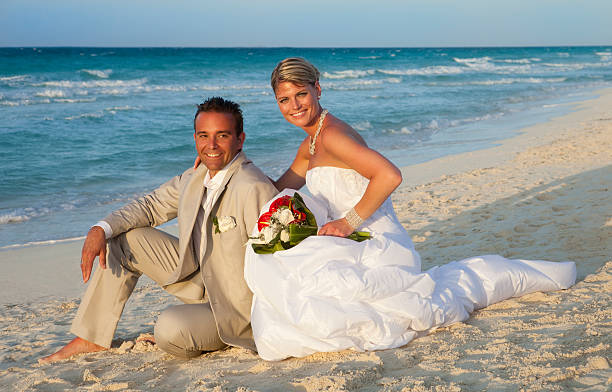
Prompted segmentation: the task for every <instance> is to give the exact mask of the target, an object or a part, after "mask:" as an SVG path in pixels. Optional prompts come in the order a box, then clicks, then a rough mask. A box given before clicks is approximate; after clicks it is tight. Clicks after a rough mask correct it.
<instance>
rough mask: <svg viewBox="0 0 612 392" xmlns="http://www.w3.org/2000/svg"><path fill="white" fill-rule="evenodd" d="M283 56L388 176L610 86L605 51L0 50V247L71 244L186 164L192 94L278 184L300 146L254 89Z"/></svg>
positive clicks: (260, 88) (270, 98) (481, 143)
mask: <svg viewBox="0 0 612 392" xmlns="http://www.w3.org/2000/svg"><path fill="white" fill-rule="evenodd" d="M289 56H301V57H305V58H306V59H308V60H310V61H311V62H312V63H313V64H315V65H316V66H317V67H318V68H319V70H320V71H321V86H322V89H323V94H322V99H321V102H322V104H323V106H324V107H326V108H327V109H329V110H330V112H331V113H333V114H334V115H336V116H337V117H339V118H341V119H342V120H344V121H346V122H347V123H348V124H350V125H351V126H353V127H354V128H355V129H356V130H358V131H359V132H360V133H361V134H362V135H363V137H364V138H365V139H366V141H367V142H368V144H369V145H370V146H371V147H373V148H375V149H377V150H378V151H379V152H381V153H382V154H383V155H385V156H387V157H388V158H390V159H391V160H392V161H393V162H395V163H396V164H397V165H399V166H405V165H410V164H415V163H420V162H424V161H428V160H431V159H434V158H437V157H441V156H445V155H449V154H456V153H459V152H465V151H470V150H476V149H482V148H487V147H490V146H492V145H495V144H496V143H497V142H498V141H499V140H501V139H504V138H508V137H511V136H512V135H514V134H516V131H517V130H518V129H520V128H521V127H524V126H527V125H531V124H535V123H537V122H540V121H544V120H545V119H547V118H549V117H551V116H556V115H559V114H562V113H565V112H567V111H569V110H572V106H571V105H570V104H571V103H572V102H576V101H580V100H584V99H587V98H590V97H592V96H593V94H594V91H596V90H597V89H600V88H605V87H610V86H611V85H612V47H541V48H536V47H529V48H421V49H418V48H350V49H349V48H324V49H315V48H313V49H304V48H223V49H215V48H0V179H1V180H0V250H2V249H9V248H14V247H19V246H27V245H30V244H35V243H52V242H56V241H62V240H69V239H73V238H78V237H82V236H84V235H85V234H86V232H87V230H88V228H89V227H90V226H91V225H92V224H94V223H95V222H96V221H98V220H99V219H101V218H102V217H104V216H105V215H106V214H107V213H109V212H111V211H112V210H114V209H115V208H117V207H119V206H121V205H123V204H124V203H126V202H128V201H130V200H131V199H133V198H135V197H138V196H140V195H142V194H144V193H146V192H147V191H150V190H152V189H154V188H155V187H157V186H158V185H160V184H161V183H163V182H165V181H166V180H167V179H168V178H170V177H172V176H174V175H176V174H178V173H180V172H182V171H183V170H184V169H186V168H187V167H189V166H190V165H191V164H192V163H193V160H194V157H195V149H194V145H193V136H192V135H193V128H192V124H193V115H194V112H195V106H196V105H197V104H198V103H200V102H202V101H203V100H204V99H206V98H207V97H211V96H223V97H225V98H228V99H231V100H234V101H236V102H238V103H239V104H240V105H241V106H242V108H243V112H244V116H245V133H246V136H247V138H246V142H245V151H246V153H247V155H248V156H249V157H250V158H251V159H252V160H253V161H254V162H255V163H256V164H257V165H258V166H260V167H261V168H262V169H263V170H264V172H266V174H268V175H269V176H271V177H274V178H276V177H278V176H279V175H280V174H281V173H282V172H283V171H284V170H285V169H286V168H287V167H288V165H289V164H290V163H291V161H292V159H293V157H294V154H295V149H296V148H297V145H298V143H299V141H300V140H302V139H303V137H304V133H303V132H302V131H301V130H300V129H298V128H295V127H293V126H292V125H290V124H288V123H287V122H286V121H285V120H284V119H283V118H282V116H281V115H280V113H279V111H278V108H277V106H276V103H275V100H274V95H273V93H272V91H271V88H270V85H269V78H270V72H271V71H272V69H273V68H274V66H275V65H276V63H277V62H278V61H280V60H282V59H283V58H285V57H289ZM0 256H1V253H0Z"/></svg>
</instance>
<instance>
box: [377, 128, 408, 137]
mask: <svg viewBox="0 0 612 392" xmlns="http://www.w3.org/2000/svg"><path fill="white" fill-rule="evenodd" d="M383 133H390V134H402V135H411V134H412V133H413V132H412V131H411V130H410V129H409V128H408V127H401V128H400V129H399V130H397V129H386V130H384V131H383Z"/></svg>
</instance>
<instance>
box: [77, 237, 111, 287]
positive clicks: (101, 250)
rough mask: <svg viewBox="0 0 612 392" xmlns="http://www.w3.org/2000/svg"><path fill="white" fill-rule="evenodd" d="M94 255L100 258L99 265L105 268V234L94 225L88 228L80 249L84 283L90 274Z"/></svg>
mask: <svg viewBox="0 0 612 392" xmlns="http://www.w3.org/2000/svg"><path fill="white" fill-rule="evenodd" d="M96 256H99V258H100V267H102V268H104V269H106V236H105V234H104V229H102V228H101V227H100V226H94V227H92V228H91V229H89V233H87V238H85V243H84V244H83V250H82V251H81V272H82V273H83V282H84V283H87V281H88V280H89V277H90V276H91V270H92V268H93V262H94V260H95V259H96Z"/></svg>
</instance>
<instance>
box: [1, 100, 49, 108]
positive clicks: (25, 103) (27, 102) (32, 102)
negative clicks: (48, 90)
mask: <svg viewBox="0 0 612 392" xmlns="http://www.w3.org/2000/svg"><path fill="white" fill-rule="evenodd" d="M47 103H51V100H50V99H49V98H45V99H36V100H35V99H22V100H20V101H8V100H7V101H0V105H3V106H28V105H40V104H47Z"/></svg>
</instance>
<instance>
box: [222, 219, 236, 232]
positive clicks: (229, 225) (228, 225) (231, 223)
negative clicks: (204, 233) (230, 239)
mask: <svg viewBox="0 0 612 392" xmlns="http://www.w3.org/2000/svg"><path fill="white" fill-rule="evenodd" d="M217 221H218V223H219V231H220V232H221V233H225V232H226V231H228V230H231V229H233V228H234V227H236V218H234V217H233V216H222V217H221V218H219V219H217Z"/></svg>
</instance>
